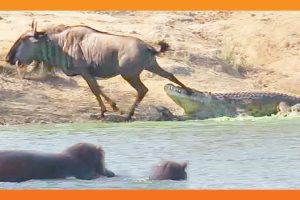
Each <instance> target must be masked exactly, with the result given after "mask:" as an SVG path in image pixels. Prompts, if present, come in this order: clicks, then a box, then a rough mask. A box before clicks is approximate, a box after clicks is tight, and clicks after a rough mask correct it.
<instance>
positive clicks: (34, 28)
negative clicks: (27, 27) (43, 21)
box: [31, 19, 37, 35]
mask: <svg viewBox="0 0 300 200" xmlns="http://www.w3.org/2000/svg"><path fill="white" fill-rule="evenodd" d="M36 27H37V22H36V21H35V20H34V19H33V20H32V23H31V28H32V30H33V32H34V35H35V34H36Z"/></svg>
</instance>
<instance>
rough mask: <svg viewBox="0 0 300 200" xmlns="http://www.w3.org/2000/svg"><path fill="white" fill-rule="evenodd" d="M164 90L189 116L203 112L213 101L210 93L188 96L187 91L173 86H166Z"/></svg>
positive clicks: (195, 93)
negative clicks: (202, 109)
mask: <svg viewBox="0 0 300 200" xmlns="http://www.w3.org/2000/svg"><path fill="white" fill-rule="evenodd" d="M164 90H165V92H166V93H167V95H168V96H169V97H170V98H171V99H172V100H173V101H174V102H175V103H176V104H177V105H179V106H180V107H182V108H183V109H184V111H185V113H186V114H187V115H192V114H193V113H195V112H196V111H199V110H201V107H203V108H204V107H206V105H207V104H210V102H211V100H212V98H211V96H210V95H209V94H208V93H202V92H198V91H197V92H193V93H192V94H188V93H187V91H186V90H185V89H183V88H181V87H178V86H174V85H172V84H167V85H165V87H164Z"/></svg>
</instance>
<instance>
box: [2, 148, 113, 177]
mask: <svg viewBox="0 0 300 200" xmlns="http://www.w3.org/2000/svg"><path fill="white" fill-rule="evenodd" d="M101 176H106V177H113V176H115V174H114V173H113V172H112V171H110V170H108V169H106V168H105V165H104V151H103V150H102V148H101V147H100V146H98V147H97V146H95V145H93V144H89V143H78V144H75V145H73V146H71V147H69V148H67V149H66V150H64V151H63V152H61V153H44V152H38V151H20V150H7V151H0V182H22V181H27V180H31V179H64V178H68V177H75V178H77V179H84V180H91V179H96V178H99V177H101Z"/></svg>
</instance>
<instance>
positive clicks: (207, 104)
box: [164, 84, 300, 119]
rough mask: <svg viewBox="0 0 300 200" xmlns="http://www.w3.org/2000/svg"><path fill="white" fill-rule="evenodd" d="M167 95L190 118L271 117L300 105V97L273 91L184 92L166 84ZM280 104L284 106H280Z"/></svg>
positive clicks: (193, 90) (179, 88)
mask: <svg viewBox="0 0 300 200" xmlns="http://www.w3.org/2000/svg"><path fill="white" fill-rule="evenodd" d="M164 90H165V92H166V93H167V95H168V96H169V97H170V98H171V99H172V100H173V101H174V102H175V103H176V104H177V105H179V106H180V107H182V108H183V109H184V111H185V114H186V115H187V116H189V117H192V118H197V119H206V118H214V117H223V116H228V117H236V116H240V115H242V116H254V117H261V116H271V115H273V114H277V113H278V112H280V111H281V109H283V108H285V109H286V107H288V106H293V105H295V104H297V103H300V97H297V96H291V95H287V94H282V93H276V92H235V93H211V92H201V91H197V90H195V89H192V91H187V90H185V89H183V88H181V87H178V86H174V85H172V84H167V85H165V87H164ZM283 103H284V105H286V106H280V105H282V104H283Z"/></svg>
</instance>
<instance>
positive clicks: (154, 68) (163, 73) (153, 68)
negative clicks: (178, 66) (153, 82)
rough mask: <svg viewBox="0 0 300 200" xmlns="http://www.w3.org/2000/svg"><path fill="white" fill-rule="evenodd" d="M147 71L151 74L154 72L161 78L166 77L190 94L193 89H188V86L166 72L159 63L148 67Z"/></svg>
mask: <svg viewBox="0 0 300 200" xmlns="http://www.w3.org/2000/svg"><path fill="white" fill-rule="evenodd" d="M146 70H148V71H150V72H153V73H155V74H158V75H160V76H161V77H164V78H167V79H169V80H170V81H172V82H174V83H176V84H178V85H180V86H181V87H182V88H184V89H185V90H187V91H188V92H191V89H190V88H188V87H187V86H185V85H184V84H183V83H181V82H180V81H179V80H178V79H177V78H176V77H175V76H174V75H173V74H171V73H169V72H167V71H165V70H164V69H162V68H161V67H160V66H159V65H158V63H157V62H156V61H155V63H154V64H153V65H152V66H150V67H147V68H146Z"/></svg>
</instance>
